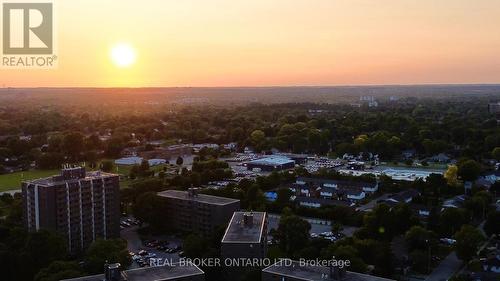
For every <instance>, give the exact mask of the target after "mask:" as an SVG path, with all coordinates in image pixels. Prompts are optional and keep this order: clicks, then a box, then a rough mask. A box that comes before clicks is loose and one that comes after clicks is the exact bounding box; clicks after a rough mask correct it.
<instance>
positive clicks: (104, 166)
mask: <svg viewBox="0 0 500 281" xmlns="http://www.w3.org/2000/svg"><path fill="white" fill-rule="evenodd" d="M114 168H115V163H113V161H111V160H104V161H102V163H101V170H102V171H103V172H106V173H109V172H112V171H113V169H114Z"/></svg>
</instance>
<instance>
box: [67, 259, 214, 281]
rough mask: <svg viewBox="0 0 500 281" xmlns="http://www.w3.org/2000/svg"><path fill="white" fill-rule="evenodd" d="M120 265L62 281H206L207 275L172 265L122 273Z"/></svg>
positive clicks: (194, 267) (185, 267)
mask: <svg viewBox="0 0 500 281" xmlns="http://www.w3.org/2000/svg"><path fill="white" fill-rule="evenodd" d="M120 267H121V266H120V264H119V263H114V264H109V265H105V266H104V274H98V275H91V276H85V277H79V278H73V279H64V280H61V281H167V280H168V281H204V280H205V273H204V272H203V271H202V270H201V269H199V268H198V267H197V266H196V265H194V264H189V265H183V266H181V265H179V264H171V265H165V266H157V267H146V268H138V269H130V270H125V271H121V268H120Z"/></svg>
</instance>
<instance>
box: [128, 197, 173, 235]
mask: <svg viewBox="0 0 500 281" xmlns="http://www.w3.org/2000/svg"><path fill="white" fill-rule="evenodd" d="M164 207H165V204H164V202H163V201H162V200H161V198H159V197H158V196H157V195H156V193H155V192H146V193H143V194H140V195H139V196H137V199H136V201H135V204H134V205H133V207H132V212H133V213H134V216H135V217H136V218H138V219H139V220H141V221H143V222H147V223H149V224H150V225H151V226H152V227H153V228H156V229H160V228H162V227H163V226H164V211H165V208H164Z"/></svg>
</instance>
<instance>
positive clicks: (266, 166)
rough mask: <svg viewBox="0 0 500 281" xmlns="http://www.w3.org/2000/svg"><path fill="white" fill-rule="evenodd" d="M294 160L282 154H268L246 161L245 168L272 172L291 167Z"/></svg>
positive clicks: (293, 165) (293, 164)
mask: <svg viewBox="0 0 500 281" xmlns="http://www.w3.org/2000/svg"><path fill="white" fill-rule="evenodd" d="M294 167H295V161H294V160H292V159H290V158H288V157H283V156H268V157H264V158H260V159H256V160H252V161H250V162H247V169H248V170H254V169H260V170H261V171H266V172H272V171H282V170H286V169H292V168H294Z"/></svg>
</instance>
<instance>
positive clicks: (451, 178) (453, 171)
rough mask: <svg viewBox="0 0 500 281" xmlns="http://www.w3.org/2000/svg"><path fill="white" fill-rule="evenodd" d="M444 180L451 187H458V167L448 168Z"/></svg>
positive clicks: (451, 166)
mask: <svg viewBox="0 0 500 281" xmlns="http://www.w3.org/2000/svg"><path fill="white" fill-rule="evenodd" d="M444 178H445V179H446V182H447V183H448V185H450V186H457V185H458V167H457V166H456V165H450V166H448V169H447V170H446V172H444Z"/></svg>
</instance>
